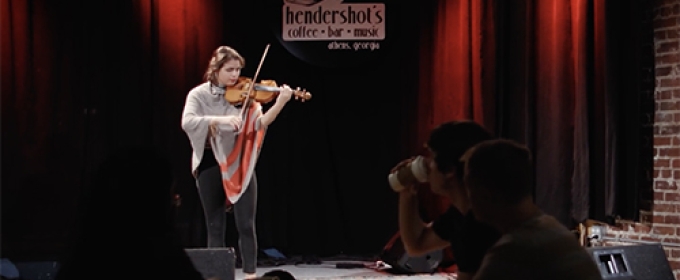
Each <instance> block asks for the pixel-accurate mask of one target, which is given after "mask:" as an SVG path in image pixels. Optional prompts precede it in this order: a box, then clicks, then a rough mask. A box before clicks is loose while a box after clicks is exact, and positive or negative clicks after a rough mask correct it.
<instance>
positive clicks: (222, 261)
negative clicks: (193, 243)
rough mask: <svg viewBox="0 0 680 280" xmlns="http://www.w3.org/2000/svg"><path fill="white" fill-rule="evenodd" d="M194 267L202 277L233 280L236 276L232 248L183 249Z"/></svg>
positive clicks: (234, 256)
mask: <svg viewBox="0 0 680 280" xmlns="http://www.w3.org/2000/svg"><path fill="white" fill-rule="evenodd" d="M184 251H186V252H187V255H189V258H190V259H191V262H192V263H193V264H194V267H196V269H197V270H198V271H199V272H200V273H201V274H202V275H203V278H205V279H208V278H217V279H219V280H234V278H236V271H235V266H236V254H235V253H234V248H232V247H226V248H191V249H184Z"/></svg>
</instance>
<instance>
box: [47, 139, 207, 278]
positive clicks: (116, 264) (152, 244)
mask: <svg viewBox="0 0 680 280" xmlns="http://www.w3.org/2000/svg"><path fill="white" fill-rule="evenodd" d="M173 185H174V177H173V171H172V168H171V165H170V163H169V162H168V161H167V159H166V158H164V157H162V156H161V155H160V154H158V153H157V152H155V151H154V150H153V149H152V148H147V147H132V148H126V149H123V150H121V151H118V152H115V153H113V154H112V155H110V156H109V157H108V158H107V159H106V160H105V161H104V162H103V163H102V164H101V165H100V166H99V168H98V170H97V172H96V174H95V175H94V177H93V182H92V185H91V186H90V187H89V188H88V189H87V190H86V193H85V195H84V197H83V199H84V202H85V205H84V206H85V208H84V209H83V210H84V211H83V212H82V213H81V217H80V218H81V221H80V228H79V232H80V234H79V235H78V238H77V240H76V243H75V246H74V248H73V249H72V250H71V256H70V258H69V259H67V261H66V262H65V263H64V264H63V265H62V266H61V269H60V270H59V271H58V273H57V275H56V278H55V279H56V280H68V279H183V280H190V279H203V277H202V276H201V274H200V272H198V271H197V270H196V269H195V267H194V266H193V264H192V263H191V259H189V257H188V256H187V254H186V252H185V251H184V248H183V246H182V244H181V242H180V239H179V237H178V235H177V234H176V232H175V230H174V215H173V214H174V206H173V188H174V186H173Z"/></svg>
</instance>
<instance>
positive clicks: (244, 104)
mask: <svg viewBox="0 0 680 280" xmlns="http://www.w3.org/2000/svg"><path fill="white" fill-rule="evenodd" d="M269 45H270V44H267V47H265V48H264V53H262V58H260V64H259V65H257V70H255V75H254V76H253V80H252V81H250V86H249V87H248V94H247V95H246V100H245V101H243V107H241V119H242V120H244V121H245V119H246V115H245V112H246V108H247V107H250V106H249V105H250V95H251V94H252V93H253V90H254V89H255V81H257V76H258V75H259V74H260V69H261V68H262V63H264V58H265V57H266V56H267V52H268V51H269Z"/></svg>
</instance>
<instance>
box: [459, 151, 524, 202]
mask: <svg viewBox="0 0 680 280" xmlns="http://www.w3.org/2000/svg"><path fill="white" fill-rule="evenodd" d="M464 160H465V177H464V181H465V184H466V185H467V186H468V188H470V189H475V188H484V189H486V190H489V191H491V192H493V193H494V194H496V195H495V196H494V197H496V198H498V199H500V201H498V202H504V203H507V204H514V203H517V202H519V201H520V200H522V199H524V198H526V197H527V196H531V195H532V194H533V184H532V180H533V179H532V174H533V165H532V157H531V152H530V151H529V149H528V148H527V147H526V146H524V145H521V144H519V143H517V142H515V141H512V140H508V139H494V140H488V141H484V142H481V143H479V144H478V145H476V146H474V147H473V148H471V149H470V150H469V151H468V152H467V153H466V154H465V156H464Z"/></svg>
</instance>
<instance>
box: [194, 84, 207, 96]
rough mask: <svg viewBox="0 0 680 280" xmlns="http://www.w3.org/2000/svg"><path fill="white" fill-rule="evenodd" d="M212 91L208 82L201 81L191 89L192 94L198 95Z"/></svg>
mask: <svg viewBox="0 0 680 280" xmlns="http://www.w3.org/2000/svg"><path fill="white" fill-rule="evenodd" d="M209 91H210V86H209V85H208V82H203V83H200V84H198V85H196V86H194V87H193V88H191V89H190V90H189V94H190V95H196V94H201V93H207V92H209Z"/></svg>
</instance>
